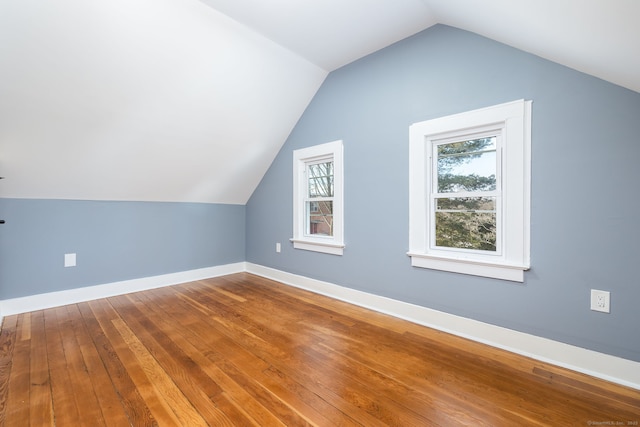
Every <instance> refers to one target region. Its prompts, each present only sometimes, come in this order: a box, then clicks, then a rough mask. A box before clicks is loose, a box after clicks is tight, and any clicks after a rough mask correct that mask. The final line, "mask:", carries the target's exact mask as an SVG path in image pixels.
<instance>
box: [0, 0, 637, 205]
mask: <svg viewBox="0 0 640 427" xmlns="http://www.w3.org/2000/svg"><path fill="white" fill-rule="evenodd" d="M638 17H640V1H637V0H607V1H588V2H586V1H584V0H483V1H478V0H305V1H300V0H200V1H199V0H110V1H106V2H100V1H97V0H56V1H55V2H43V1H37V0H3V1H2V2H0V175H2V176H5V177H7V179H6V180H3V181H2V182H0V196H2V197H21V198H61V199H92V200H140V201H191V202H211V203H231V204H244V203H245V202H246V201H247V200H248V198H249V196H250V195H251V193H252V192H253V190H254V189H255V187H256V186H257V184H258V183H259V181H260V179H261V177H262V176H263V174H264V172H265V171H266V169H267V168H268V166H269V164H270V163H271V161H272V159H273V158H274V157H275V155H276V154H277V151H278V150H279V148H280V147H281V145H282V144H283V142H284V141H285V139H286V138H287V136H288V134H289V132H290V131H291V129H292V128H293V126H294V125H295V123H296V121H297V120H298V118H299V117H300V115H301V114H302V112H303V111H304V109H305V107H306V106H307V105H308V103H309V101H310V100H311V98H312V97H313V95H314V94H315V92H316V91H317V89H318V88H319V86H320V85H321V83H322V81H323V80H324V78H325V77H326V75H327V73H328V72H330V71H332V70H334V69H336V68H338V67H340V66H342V65H345V64H347V63H349V62H351V61H353V60H356V59H358V58H360V57H362V56H365V55H367V54H369V53H372V52H374V51H376V50H378V49H380V48H383V47H385V46H388V45H390V44H392V43H394V42H396V41H398V40H401V39H403V38H405V37H407V36H410V35H412V34H414V33H416V32H418V31H421V30H423V29H425V28H428V27H430V26H432V25H434V24H436V23H444V24H447V25H452V26H455V27H458V28H462V29H466V30H469V31H473V32H476V33H478V34H481V35H484V36H487V37H490V38H492V39H495V40H497V41H500V42H503V43H506V44H509V45H511V46H514V47H517V48H520V49H522V50H525V51H528V52H531V53H534V54H536V55H539V56H541V57H544V58H547V59H550V60H553V61H556V62H559V63H561V64H564V65H567V66H569V67H572V68H575V69H577V70H579V71H583V72H586V73H589V74H592V75H594V76H597V77H600V78H602V79H605V80H609V81H611V82H613V83H616V84H618V85H621V86H624V87H627V88H629V89H631V90H634V91H637V92H640V55H638V54H637V45H638V41H640V26H638V25H636V22H635V21H637V19H638Z"/></svg>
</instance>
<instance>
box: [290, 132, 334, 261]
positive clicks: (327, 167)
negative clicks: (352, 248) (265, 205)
mask: <svg viewBox="0 0 640 427" xmlns="http://www.w3.org/2000/svg"><path fill="white" fill-rule="evenodd" d="M293 174H294V177H293V238H292V239H291V241H292V242H293V245H294V248H297V249H305V250H311V251H316V252H324V253H330V254H334V255H342V252H343V248H344V242H343V214H342V204H343V198H342V188H343V183H342V181H343V179H342V174H343V167H342V141H334V142H329V143H326V144H321V145H315V146H313V147H308V148H303V149H300V150H295V151H294V152H293Z"/></svg>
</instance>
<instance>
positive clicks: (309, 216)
mask: <svg viewBox="0 0 640 427" xmlns="http://www.w3.org/2000/svg"><path fill="white" fill-rule="evenodd" d="M305 218H306V223H307V224H306V229H307V235H316V236H333V202H331V201H323V202H307V206H306V215H305Z"/></svg>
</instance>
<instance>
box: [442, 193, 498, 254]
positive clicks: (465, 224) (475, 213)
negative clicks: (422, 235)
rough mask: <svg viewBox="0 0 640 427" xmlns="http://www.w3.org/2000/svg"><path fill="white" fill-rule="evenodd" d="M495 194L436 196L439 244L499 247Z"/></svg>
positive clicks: (488, 248) (452, 246)
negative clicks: (497, 242)
mask: <svg viewBox="0 0 640 427" xmlns="http://www.w3.org/2000/svg"><path fill="white" fill-rule="evenodd" d="M495 206H496V200H495V197H459V198H448V199H437V200H436V213H435V218H436V246H440V247H446V248H457V249H475V250H483V251H492V252H495V251H496V211H495Z"/></svg>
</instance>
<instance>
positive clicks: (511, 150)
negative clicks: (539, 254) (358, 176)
mask: <svg viewBox="0 0 640 427" xmlns="http://www.w3.org/2000/svg"><path fill="white" fill-rule="evenodd" d="M530 117H531V101H515V102H510V103H507V104H501V105H497V106H494V107H489V108H484V109H481V110H474V111H470V112H467V113H462V114H456V115H453V116H447V117H441V118H437V119H433V120H427V121H424V122H420V123H416V124H414V125H412V126H411V130H410V242H409V246H410V249H409V255H410V256H411V261H412V265H414V266H416V267H424V268H433V269H438V270H446V271H453V272H458V273H465V274H473V275H479V276H487V277H494V278H500V279H505V280H514V281H520V282H521V281H523V280H524V273H523V271H524V270H527V269H528V268H529V203H530V202H529V200H530V190H529V188H530V132H531V131H530Z"/></svg>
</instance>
